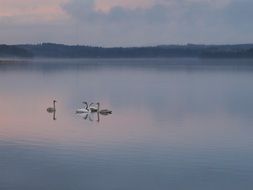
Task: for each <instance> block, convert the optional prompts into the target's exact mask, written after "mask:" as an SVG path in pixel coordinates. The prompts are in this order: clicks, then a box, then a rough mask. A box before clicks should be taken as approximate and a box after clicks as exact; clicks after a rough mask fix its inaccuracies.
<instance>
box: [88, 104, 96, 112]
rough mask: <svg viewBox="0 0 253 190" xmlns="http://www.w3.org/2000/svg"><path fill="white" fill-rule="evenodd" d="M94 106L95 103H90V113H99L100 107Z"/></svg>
mask: <svg viewBox="0 0 253 190" xmlns="http://www.w3.org/2000/svg"><path fill="white" fill-rule="evenodd" d="M93 105H94V103H93V102H92V103H90V105H89V109H90V111H91V112H97V111H98V106H96V107H95V106H93Z"/></svg>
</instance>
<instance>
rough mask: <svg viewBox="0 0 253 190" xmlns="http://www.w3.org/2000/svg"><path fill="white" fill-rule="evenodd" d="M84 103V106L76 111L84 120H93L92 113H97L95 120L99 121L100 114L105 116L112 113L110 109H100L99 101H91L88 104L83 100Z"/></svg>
mask: <svg viewBox="0 0 253 190" xmlns="http://www.w3.org/2000/svg"><path fill="white" fill-rule="evenodd" d="M83 104H84V105H85V107H84V108H80V109H78V110H77V111H76V114H79V115H80V116H82V117H83V118H84V119H85V120H87V119H89V121H91V122H92V121H94V115H95V114H96V115H97V120H96V121H97V122H99V121H100V117H99V116H100V115H103V116H107V115H110V114H112V111H110V110H108V109H102V110H100V103H99V102H98V103H96V104H94V103H93V102H92V103H90V104H89V105H88V103H87V102H83Z"/></svg>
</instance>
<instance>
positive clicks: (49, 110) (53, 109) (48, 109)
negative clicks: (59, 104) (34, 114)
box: [47, 100, 56, 113]
mask: <svg viewBox="0 0 253 190" xmlns="http://www.w3.org/2000/svg"><path fill="white" fill-rule="evenodd" d="M55 103H56V100H54V101H53V105H54V107H49V108H47V112H48V113H54V112H55V111H56V108H55Z"/></svg>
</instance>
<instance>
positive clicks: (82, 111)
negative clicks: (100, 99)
mask: <svg viewBox="0 0 253 190" xmlns="http://www.w3.org/2000/svg"><path fill="white" fill-rule="evenodd" d="M83 104H84V105H85V107H84V108H80V109H78V110H76V113H77V114H81V113H90V112H91V111H90V109H89V106H88V103H87V102H83Z"/></svg>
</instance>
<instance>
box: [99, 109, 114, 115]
mask: <svg viewBox="0 0 253 190" xmlns="http://www.w3.org/2000/svg"><path fill="white" fill-rule="evenodd" d="M99 113H100V114H101V115H109V114H112V111H111V110H100V111H99Z"/></svg>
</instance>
